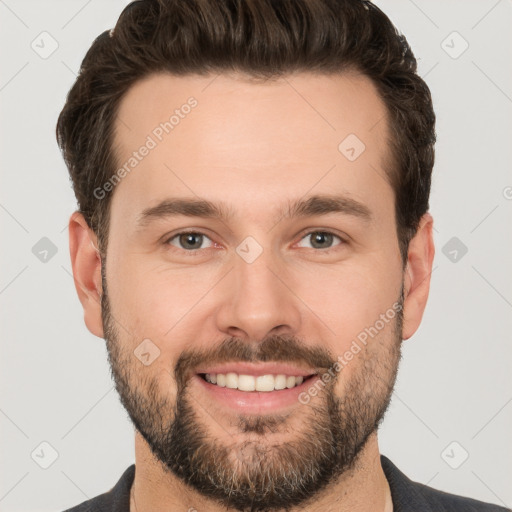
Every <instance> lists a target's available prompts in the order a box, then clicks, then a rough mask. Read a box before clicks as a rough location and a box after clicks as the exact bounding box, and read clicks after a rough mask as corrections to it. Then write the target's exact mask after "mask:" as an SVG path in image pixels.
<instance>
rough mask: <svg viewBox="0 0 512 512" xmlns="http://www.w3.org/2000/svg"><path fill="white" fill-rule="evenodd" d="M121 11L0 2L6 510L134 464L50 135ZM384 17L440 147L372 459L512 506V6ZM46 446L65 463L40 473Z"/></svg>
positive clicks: (106, 4) (406, 10)
mask: <svg viewBox="0 0 512 512" xmlns="http://www.w3.org/2000/svg"><path fill="white" fill-rule="evenodd" d="M126 3H127V1H126V0H125V1H122V0H116V1H114V0H111V1H100V0H88V1H87V0H66V1H64V0H60V1H57V0H53V1H41V0H37V1H28V0H24V1H15V0H0V23H1V26H0V42H1V48H2V50H3V51H2V57H1V58H2V61H1V75H0V108H1V111H0V119H1V130H2V133H1V139H0V140H1V141H2V147H1V164H2V165H1V170H2V187H1V191H0V222H1V225H2V230H3V236H2V240H3V244H2V251H1V262H0V263H1V276H0V315H1V320H2V339H1V342H2V349H1V353H0V365H1V366H0V378H1V398H0V428H1V433H2V435H1V454H2V455H1V457H0V460H1V468H0V471H1V473H0V510H1V511H12V512H17V511H25V512H29V511H58V510H63V509H64V508H67V507H69V506H71V505H75V504H77V503H79V502H82V501H84V500H86V499H88V498H90V497H93V496H96V495H98V494H100V493H103V492H105V491H106V490H108V489H110V488H111V487H112V485H114V483H115V482H116V481H117V480H118V478H119V477H120V475H121V473H122V472H123V471H124V469H125V468H126V467H127V466H128V465H129V464H131V463H133V462H134V448H133V428H132V426H131V424H130V423H129V420H128V417H127V414H126V413H125V411H124V409H123V408H122V407H121V405H120V403H119V401H118V398H117V394H116V392H115V390H114V388H113V383H112V382H111V380H110V375H109V369H108V365H107V358H106V351H105V347H104V342H103V340H100V339H98V338H95V337H94V336H92V335H91V334H90V333H89V332H88V331H87V329H86V328H85V325H84V323H83V318H82V310H81V306H80V304H79V301H78V298H77V297H76V293H75V289H74V285H73V280H72V277H71V273H70V269H71V266H70V260H69V251H68V235H67V230H66V227H67V221H68V218H69V215H70V214H71V212H72V211H73V209H74V207H75V200H74V196H73V193H72V190H71V188H70V184H69V181H68V174H67V170H66V167H65V165H64V163H63V160H62V158H61V156H60V153H59V151H58V148H57V145H56V142H55V136H54V131H55V123H56V119H57V115H58V113H59V111H60V109H61V108H62V106H63V103H64V100H65V96H66V93H67V91H68V90H69V88H70V87H71V85H72V83H73V81H74V79H75V74H76V72H77V70H78V68H79V64H80V62H81V60H82V58H83V56H84V54H85V52H86V50H87V49H88V48H89V46H90V44H91V42H92V40H93V39H94V38H95V37H96V36H97V35H98V34H99V33H100V32H102V31H103V30H105V29H107V28H111V27H112V26H113V25H114V23H115V21H116V19H117V16H118V15H119V13H120V11H121V9H122V8H123V7H124V6H125V5H126ZM378 5H379V6H380V7H381V8H382V9H383V10H384V11H385V12H386V13H387V14H388V15H389V16H390V18H391V19H392V21H393V22H394V23H395V24H396V25H397V27H398V28H399V29H400V30H401V31H402V32H403V33H405V35H406V36H407V38H408V40H409V42H410V44H411V45H412V47H413V50H414V52H415V54H416V57H417V58H418V59H419V69H420V74H421V75H422V76H424V77H425V79H426V81H427V83H428V85H429V86H430V88H431V91H432V94H433V98H434V106H435V110H436V113H437V119H438V121H437V133H438V140H439V142H438V143H437V156H436V165H435V169H434V180H433V187H432V198H431V212H432V213H433V215H434V218H435V226H436V232H435V241H436V246H437V254H436V257H435V261H434V272H433V274H432V288H431V295H430V299H429V304H428V306H427V310H426V313H425V317H424V320H423V324H422V326H421V328H420V329H419V331H418V333H417V334H416V335H415V336H414V337H413V338H412V339H411V340H409V341H406V342H405V343H404V351H403V354H404V359H403V361H402V364H401V368H400V373H399V378H398V382H397V386H396V391H395V393H394V396H393V401H392V404H391V406H390V410H389V411H388V414H387V417H386V419H385V421H384V424H383V426H382V428H381V432H380V444H381V451H382V453H384V454H386V455H387V456H388V457H390V458H391V459H392V460H393V462H394V463H395V464H396V465H397V466H398V467H399V468H400V469H401V470H402V471H404V472H405V473H406V474H407V475H408V476H409V477H410V478H412V479H413V480H417V481H420V482H423V483H426V484H428V485H431V486H433V487H436V488H439V489H442V490H445V491H449V492H453V493H457V494H462V495H466V496H470V497H474V498H477V499H481V500H484V501H490V502H494V503H499V504H502V505H503V504H506V505H507V506H509V507H511V506H512V485H511V483H512V439H511V435H510V432H511V427H512V385H511V384H512V377H511V371H510V368H511V362H512V347H511V343H510V338H511V335H510V333H511V330H512V315H511V313H512V273H511V271H510V270H511V264H510V263H511V260H512V258H511V257H512V239H511V236H510V233H511V229H510V227H511V222H510V221H511V216H512V200H511V198H512V174H511V172H510V163H511V162H512V155H511V152H512V150H511V146H512V144H511V141H512V126H511V113H512V74H511V65H510V62H511V53H512V52H511V49H512V30H511V27H512V25H511V22H512V2H511V1H510V0H500V1H496V0H481V1H467V0H466V1H462V0H460V1H454V0H450V1H446V0H444V1H440V0H438V1H426V0H422V1H420V0H414V1H412V0H401V1H399V0H382V1H379V2H378ZM43 31H47V32H48V33H49V34H51V37H52V38H54V39H55V40H56V41H57V43H58V48H57V49H56V50H55V51H54V53H53V54H52V55H50V56H48V57H47V58H42V57H40V55H39V54H38V53H36V52H35V51H34V50H33V49H32V47H31V44H32V42H33V41H34V43H33V45H34V46H35V45H38V46H36V47H38V49H39V50H38V51H40V52H42V51H43V49H44V51H49V49H51V40H50V39H49V38H48V36H45V35H43V36H40V34H41V32H43ZM454 31H456V32H458V33H459V34H460V36H461V37H462V38H463V39H461V38H460V37H459V36H457V35H456V34H455V35H454V34H452V33H453V32H454ZM43 38H46V39H43ZM464 40H465V41H467V43H468V44H469V47H468V49H467V50H466V51H465V52H464V53H462V54H461V55H458V53H460V51H461V50H462V49H463V48H464ZM443 41H445V42H444V43H443ZM449 53H451V56H450V55H449ZM454 56H456V57H457V58H453V57H454ZM43 237H47V238H48V239H49V240H51V242H52V243H53V244H54V245H55V248H56V250H57V253H56V254H55V255H54V256H52V254H51V252H50V253H48V255H47V261H46V262H43V261H40V259H39V258H41V257H43V256H44V254H41V253H39V257H36V254H37V253H38V250H39V251H40V250H41V248H40V247H39V246H36V250H34V252H36V254H34V253H33V251H32V249H33V247H34V246H35V245H36V244H37V243H38V242H39V241H40V239H41V238H43ZM453 237H457V239H458V240H459V241H455V242H453V241H452V242H451V243H455V244H458V246H457V245H454V246H451V245H448V246H447V248H446V250H445V252H446V253H447V255H445V254H444V253H443V247H445V246H446V244H447V243H448V242H449V241H450V240H451V239H452V238H453ZM40 243H41V244H45V243H46V244H48V242H40ZM460 243H463V244H464V245H465V246H466V247H467V249H468V252H467V254H464V255H463V254H462V251H461V247H462V246H461V245H460ZM38 248H39V249H38ZM453 250H456V251H457V253H454V252H453ZM450 251H452V252H451V254H450ZM455 257H456V258H455ZM454 258H455V259H456V261H452V260H453V259H454ZM42 442H47V443H49V444H50V445H51V446H52V447H53V449H54V450H56V452H57V453H58V458H57V459H56V460H55V462H53V464H51V465H50V466H49V467H48V469H42V468H41V467H40V465H39V464H44V463H46V464H48V463H50V462H51V455H52V452H51V449H50V448H48V447H47V446H46V445H43V446H42V447H41V443H42ZM453 442H456V444H451V443H453ZM447 447H448V448H447ZM466 452H467V453H468V454H469V457H468V459H467V460H466V461H465V462H464V463H462V465H460V467H458V469H452V467H450V466H449V464H448V462H449V463H450V464H451V465H452V466H458V465H459V464H460V463H461V461H462V460H463V458H464V457H465V454H466ZM31 454H33V455H31ZM443 454H444V455H443ZM36 461H37V462H36Z"/></svg>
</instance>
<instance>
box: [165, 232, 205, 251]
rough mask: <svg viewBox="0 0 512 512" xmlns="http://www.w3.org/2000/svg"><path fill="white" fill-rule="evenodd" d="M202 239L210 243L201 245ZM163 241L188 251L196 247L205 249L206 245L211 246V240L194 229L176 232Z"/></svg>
mask: <svg viewBox="0 0 512 512" xmlns="http://www.w3.org/2000/svg"><path fill="white" fill-rule="evenodd" d="M204 240H209V241H210V245H208V246H206V247H201V246H202V245H203V241H204ZM175 241H176V243H175ZM165 243H166V244H169V245H172V246H174V247H178V248H179V249H183V250H186V251H189V252H191V251H194V250H196V249H207V248H208V247H211V246H212V244H211V240H210V239H209V238H208V237H207V236H206V235H204V234H203V233H198V232H196V231H183V232H181V233H177V234H176V235H174V236H172V237H171V238H169V239H168V240H167V241H166V242H165Z"/></svg>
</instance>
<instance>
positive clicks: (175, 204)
mask: <svg viewBox="0 0 512 512" xmlns="http://www.w3.org/2000/svg"><path fill="white" fill-rule="evenodd" d="M331 213H342V214H345V215H351V216H353V217H356V218H359V219H361V220H363V221H365V222H370V221H371V220H373V215H372V213H371V211H370V209H369V208H368V207H367V206H366V205H364V204H363V203H360V202H359V201H356V200H355V199H352V198H350V197H345V196H339V195H324V194H323V195H318V194H317V195H314V196H311V197H308V198H307V199H298V200H295V201H292V202H289V203H288V207H287V209H282V210H280V211H279V212H278V215H277V219H276V222H277V221H278V220H281V219H282V218H304V217H313V216H316V215H328V214H331ZM179 215H182V216H186V217H201V218H213V219H220V220H222V221H224V222H227V221H229V220H230V219H232V218H233V217H235V212H234V211H233V210H232V209H230V208H229V207H228V205H227V204H226V203H223V202H219V203H212V202H211V201H208V200H206V199H187V198H172V197H171V198H168V199H165V200H163V201H161V202H160V203H158V204H157V205H156V206H152V207H149V208H146V209H145V210H143V211H142V213H141V214H140V215H139V216H138V218H137V225H138V226H140V227H147V226H148V225H149V224H150V223H151V222H153V221H155V220H158V219H166V218H169V217H175V216H179Z"/></svg>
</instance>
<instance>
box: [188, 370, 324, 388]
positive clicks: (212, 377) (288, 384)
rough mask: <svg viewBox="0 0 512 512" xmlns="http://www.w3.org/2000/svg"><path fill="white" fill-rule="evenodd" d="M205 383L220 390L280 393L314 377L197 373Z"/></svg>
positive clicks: (313, 375)
mask: <svg viewBox="0 0 512 512" xmlns="http://www.w3.org/2000/svg"><path fill="white" fill-rule="evenodd" d="M198 375H199V377H201V378H202V379H203V380H205V381H206V382H209V383H210V384H213V385H215V386H217V387H221V388H224V387H225V388H229V389H237V390H239V391H245V392H258V391H259V392H267V393H268V392H271V391H282V390H286V389H291V388H295V387H297V386H300V385H301V384H303V383H304V382H305V381H308V380H309V379H311V378H313V377H315V375H316V374H312V375H306V376H302V375H297V376H295V375H284V374H267V375H258V376H255V375H245V374H237V373H233V372H229V373H199V374H198Z"/></svg>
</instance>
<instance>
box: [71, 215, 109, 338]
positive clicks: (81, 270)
mask: <svg viewBox="0 0 512 512" xmlns="http://www.w3.org/2000/svg"><path fill="white" fill-rule="evenodd" d="M69 252H70V256H71V267H72V269H73V279H74V281H75V288H76V291H77V293H78V298H79V299H80V302H81V304H82V307H83V310H84V320H85V324H86V326H87V328H88V329H89V331H90V332H91V333H92V334H94V335H95V336H98V337H99V338H103V322H102V319H101V294H102V289H101V258H100V254H99V251H98V242H97V238H96V235H95V233H94V232H93V230H92V229H91V228H90V227H89V226H88V224H87V222H86V220H85V218H84V216H83V215H82V214H81V213H79V212H74V213H73V214H72V215H71V218H70V219H69Z"/></svg>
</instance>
